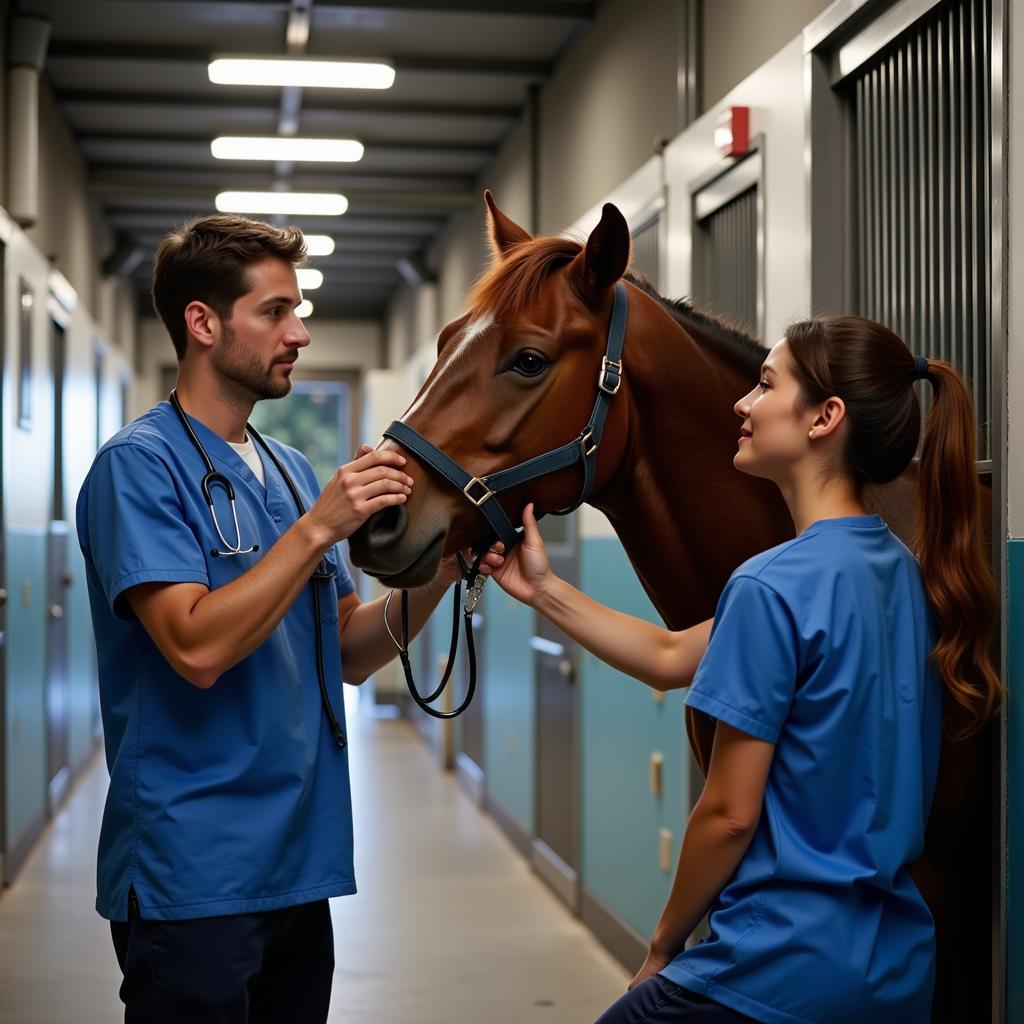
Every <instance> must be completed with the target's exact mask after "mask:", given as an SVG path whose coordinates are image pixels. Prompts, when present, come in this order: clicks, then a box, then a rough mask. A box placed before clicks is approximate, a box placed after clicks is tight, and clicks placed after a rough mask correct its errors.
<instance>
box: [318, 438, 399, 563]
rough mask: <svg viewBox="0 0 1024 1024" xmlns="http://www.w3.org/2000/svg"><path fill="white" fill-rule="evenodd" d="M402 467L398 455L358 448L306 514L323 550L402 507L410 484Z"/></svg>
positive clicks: (365, 446)
mask: <svg viewBox="0 0 1024 1024" xmlns="http://www.w3.org/2000/svg"><path fill="white" fill-rule="evenodd" d="M404 465H405V459H404V458H403V457H402V456H401V455H399V454H398V452H393V451H375V450H374V449H373V448H371V447H370V446H369V445H365V444H364V445H360V446H359V451H358V452H356V458H355V459H354V460H353V461H352V462H349V463H347V464H346V465H344V466H342V467H340V468H339V469H338V471H337V472H336V473H335V474H334V476H332V477H331V479H330V480H329V481H328V482H327V486H326V487H325V488H324V489H323V493H322V494H321V495H320V497H319V498H318V499H317V502H316V504H315V505H314V506H313V507H312V508H311V509H310V510H309V512H308V513H307V515H308V516H309V517H310V523H311V524H312V525H313V526H315V527H316V528H317V529H318V530H319V531H321V532H322V534H323V537H324V539H325V541H326V543H325V547H326V546H328V545H330V544H335V543H337V542H338V541H339V540H344V539H345V538H346V537H349V536H351V535H352V534H353V533H355V532H356V530H358V529H359V527H360V526H362V525H363V523H365V522H366V520H367V519H369V518H370V516H372V515H373V514H374V513H375V512H379V511H380V510H381V509H383V508H389V507H390V506H392V505H402V504H404V503H405V500H406V499H407V498H408V496H409V495H410V494H411V493H412V482H413V481H412V477H411V476H408V475H406V474H405V473H403V472H402V471H401V467H402V466H404Z"/></svg>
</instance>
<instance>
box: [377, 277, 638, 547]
mask: <svg viewBox="0 0 1024 1024" xmlns="http://www.w3.org/2000/svg"><path fill="white" fill-rule="evenodd" d="M628 316H629V298H628V295H627V293H626V286H625V284H624V283H623V282H622V281H620V282H619V283H618V284H617V285H616V286H615V304H614V306H613V307H612V319H611V324H610V325H609V328H608V343H607V347H606V351H605V354H604V358H603V359H602V360H601V371H600V373H598V375H597V398H596V399H595V401H594V408H593V410H592V411H591V413H590V419H589V420H587V425H586V426H585V427H584V428H583V430H582V431H581V432H580V434H579V436H578V437H575V438H574V439H573V440H572V441H569V442H568V443H566V444H564V445H562V446H561V448H555V449H553V450H552V451H549V452H545V453H544V454H543V455H538V456H536V457H535V458H532V459H528V460H527V461H526V462H520V463H519V465H517V466H512V467H511V468H509V469H502V470H498V472H496V473H489V474H488V475H487V476H482V477H479V476H471V475H470V474H469V473H467V472H466V471H465V470H464V469H463V468H462V467H461V466H460V465H459V464H458V463H457V462H455V461H454V460H453V459H451V458H449V457H448V456H447V455H445V453H444V452H442V451H441V449H440V448H438V447H437V446H436V445H434V444H433V443H431V442H430V441H428V440H427V439H426V438H425V437H424V436H423V435H422V434H421V433H419V432H418V431H416V430H413V428H412V427H410V426H409V425H408V424H406V423H402V422H401V421H399V420H396V421H395V422H394V423H392V424H391V426H390V427H388V429H387V430H385V431H384V436H385V437H387V438H390V439H391V440H392V441H397V442H398V443H399V444H400V445H402V447H403V448H405V449H407V450H408V451H410V452H412V453H413V454H414V455H415V456H416V457H417V458H418V459H419V460H420V461H421V462H425V463H426V464H427V465H428V466H430V467H431V468H432V469H434V470H436V471H437V472H438V473H440V474H441V476H443V477H444V478H445V479H446V480H447V481H448V482H449V483H450V484H452V485H453V486H455V487H457V488H458V489H459V490H460V491H462V493H463V494H464V495H465V496H466V500H467V501H469V503H470V504H471V505H473V506H474V507H476V508H478V509H479V510H480V512H481V513H482V515H483V516H484V518H485V519H486V520H487V522H488V523H489V524H490V527H491V529H492V530H493V531H494V533H495V536H496V537H497V538H498V540H500V541H501V542H502V543H503V544H504V545H505V551H506V552H508V551H511V550H512V548H514V547H515V546H516V544H518V543H519V541H521V540H522V536H523V528H522V527H521V526H519V527H515V526H513V525H512V521H511V520H510V519H509V517H508V514H507V513H506V512H505V510H504V509H503V508H502V507H501V503H500V502H497V501H492V500H491V499H493V498H494V497H495V496H496V495H498V494H501V492H502V491H507V490H510V489H511V488H513V487H518V486H519V484H524V483H526V482H527V481H529V480H536V479H537V478H538V477H541V476H547V475H548V474H549V473H557V472H558V471H559V470H560V469H566V468H568V467H569V466H574V465H575V464H576V463H577V462H582V463H583V486H582V488H581V490H580V495H579V498H578V499H577V500H576V502H575V504H573V505H572V506H571V507H569V508H566V509H562V510H560V511H558V512H555V513H554V515H559V516H564V515H568V514H569V513H570V512H575V511H576V509H578V508H579V507H580V505H582V504H583V503H584V502H585V501H586V500H587V499H588V498H589V497H590V495H591V493H592V492H593V490H594V480H595V477H596V475H597V459H596V458H595V456H596V455H597V450H598V448H599V447H600V445H601V437H602V435H603V434H604V425H605V421H606V419H607V418H608V410H609V409H610V407H611V403H612V399H613V398H614V397H615V396H616V395H617V394H618V393H619V388H620V387H622V347H623V344H624V342H625V340H626V323H627V320H628Z"/></svg>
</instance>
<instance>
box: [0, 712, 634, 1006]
mask: <svg viewBox="0 0 1024 1024" xmlns="http://www.w3.org/2000/svg"><path fill="white" fill-rule="evenodd" d="M353 712H355V708H351V709H350V716H351V717H350V722H351V724H352V728H351V730H350V732H351V737H352V759H353V766H352V778H353V800H354V806H355V818H356V870H357V878H358V882H359V886H360V892H359V894H358V895H357V896H354V897H347V898H344V899H338V900H334V901H333V902H332V908H333V914H334V929H335V947H336V968H335V980H334V992H333V998H332V1002H331V1015H330V1021H331V1022H332V1024H333V1022H336V1024H342V1022H356V1021H375V1022H379V1024H478V1022H479V1024H485V1022H486V1024H529V1022H532V1021H538V1022H540V1021H551V1022H555V1021H557V1022H558V1024H569V1022H580V1024H588V1022H590V1021H592V1020H593V1019H594V1018H595V1017H597V1016H598V1014H599V1013H600V1012H601V1011H602V1010H603V1009H604V1008H605V1007H606V1006H607V1005H608V1004H609V1003H610V1002H611V1001H612V1000H613V999H614V998H615V997H617V995H618V994H619V993H620V992H621V991H623V989H624V987H625V984H626V981H627V976H626V974H625V973H624V972H623V971H622V969H621V968H620V967H619V966H618V965H617V964H616V963H615V962H614V961H613V960H612V958H611V957H610V956H609V955H608V954H607V953H606V952H605V951H604V949H603V948H601V947H600V946H599V945H598V943H597V942H596V941H595V939H594V938H593V936H592V935H591V934H590V932H588V931H587V930H586V929H585V928H583V926H582V925H581V924H580V923H579V922H578V921H576V920H574V919H573V918H572V916H571V915H570V914H569V913H568V912H567V911H566V910H565V909H564V908H563V906H562V905H561V904H560V903H559V901H558V900H557V899H556V898H555V897H554V896H553V895H552V894H551V893H550V892H549V891H548V890H547V888H545V886H544V885H543V884H542V883H541V882H540V881H539V880H538V879H537V877H536V876H535V875H533V874H532V873H531V871H530V869H529V867H528V865H527V864H526V863H525V861H524V860H523V859H522V858H521V857H520V856H519V855H518V854H517V853H516V852H515V851H514V850H513V848H512V847H511V845H510V844H509V843H508V842H507V841H506V840H505V838H504V836H503V835H502V834H501V833H500V831H499V830H498V828H497V827H496V826H495V824H494V822H493V821H492V820H491V819H490V818H488V817H487V816H485V815H484V814H482V813H481V812H480V811H479V810H478V809H477V807H476V806H475V805H474V804H473V802H472V801H471V800H470V799H469V798H468V797H467V796H466V794H465V793H464V792H463V790H462V789H461V788H460V787H459V785H458V784H457V783H456V781H455V779H454V778H453V777H452V776H451V775H445V774H443V773H441V772H440V771H438V770H437V768H436V767H435V765H434V764H433V762H432V761H431V758H430V755H429V753H428V751H427V749H426V748H425V747H424V745H423V744H422V742H421V741H420V739H419V737H418V736H417V734H416V732H415V730H414V729H413V728H412V727H411V726H410V725H409V724H407V723H405V722H402V721H377V720H374V719H372V718H368V717H363V716H359V715H358V714H353ZM106 783H107V773H106V768H105V766H104V764H103V761H102V758H101V757H98V758H97V759H96V760H95V761H94V762H93V764H92V765H91V767H90V768H89V770H88V772H87V773H86V774H85V775H84V777H83V778H82V779H81V781H80V782H79V783H78V786H77V788H76V789H75V791H74V792H73V793H72V795H71V797H70V799H69V801H68V803H67V804H66V806H65V807H64V809H63V810H62V812H61V813H60V814H59V815H58V816H57V817H56V818H55V820H54V822H53V824H52V826H51V827H50V828H48V829H47V831H46V832H45V833H44V835H43V838H42V840H41V841H40V843H39V845H38V846H37V847H36V849H35V851H34V852H33V854H32V857H31V859H30V861H29V862H28V864H27V865H26V866H25V869H24V871H23V872H22V874H21V875H20V876H19V878H18V879H17V881H16V883H15V885H14V886H13V888H11V889H9V890H6V891H5V892H4V893H3V894H2V896H0V1024H113V1022H115V1021H117V1020H119V1019H121V1015H122V1008H121V1004H120V1002H119V1001H118V998H117V985H118V978H119V974H118V970H117V965H116V962H115V960H114V954H113V949H112V947H111V945H110V940H109V934H108V930H107V926H106V923H105V922H104V921H103V920H101V919H100V918H99V917H98V916H97V914H96V913H95V911H94V910H93V899H94V896H95V889H94V871H95V856H96V839H97V835H98V831H99V821H100V814H101V810H102V806H103V795H104V792H105V789H106Z"/></svg>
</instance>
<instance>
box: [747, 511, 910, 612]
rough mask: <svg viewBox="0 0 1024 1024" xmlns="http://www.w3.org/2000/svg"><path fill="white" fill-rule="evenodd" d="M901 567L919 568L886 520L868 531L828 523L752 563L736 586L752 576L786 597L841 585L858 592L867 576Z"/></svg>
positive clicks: (867, 527)
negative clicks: (884, 568)
mask: <svg viewBox="0 0 1024 1024" xmlns="http://www.w3.org/2000/svg"><path fill="white" fill-rule="evenodd" d="M871 518H872V519H876V517H871ZM819 527H821V528H819ZM896 563H899V564H900V565H901V567H903V568H907V567H910V566H916V564H917V563H916V560H915V558H914V555H913V553H912V552H910V551H909V550H908V549H907V548H906V546H905V545H904V544H903V543H902V542H901V541H900V540H899V538H898V537H896V536H895V534H893V533H892V532H891V531H890V530H889V528H888V527H887V526H886V525H885V523H884V522H882V521H881V520H877V521H876V522H872V523H864V524H863V527H862V526H861V524H852V525H851V524H849V523H840V522H839V521H827V522H826V523H824V524H814V525H812V526H811V527H809V528H808V529H807V530H805V531H804V532H803V533H801V534H800V535H799V536H798V537H794V538H792V539H791V540H787V541H784V542H783V543H782V544H777V545H776V546H775V547H772V548H768V549H767V550H766V551H762V552H760V553H759V554H756V555H754V556H753V557H752V558H749V559H747V561H745V562H744V563H743V564H742V565H740V566H739V567H738V568H737V569H736V571H735V572H734V573H733V574H732V577H731V578H730V582H732V580H735V579H737V578H739V577H746V578H752V579H756V580H759V581H760V582H761V583H763V584H765V585H767V586H769V587H771V588H772V589H773V590H776V591H778V592H779V593H780V594H781V595H783V596H786V595H789V594H794V595H795V594H797V593H803V594H806V593H807V591H808V588H810V589H811V590H813V591H820V589H821V588H822V587H823V586H824V587H825V588H826V589H829V590H831V589H834V585H835V581H836V580H841V581H842V582H843V583H844V584H845V585H848V586H853V587H856V586H857V585H858V582H859V581H861V577H862V575H863V574H867V575H874V574H877V573H878V572H879V571H880V569H882V568H883V567H891V566H893V565H894V564H896ZM904 563H905V565H904Z"/></svg>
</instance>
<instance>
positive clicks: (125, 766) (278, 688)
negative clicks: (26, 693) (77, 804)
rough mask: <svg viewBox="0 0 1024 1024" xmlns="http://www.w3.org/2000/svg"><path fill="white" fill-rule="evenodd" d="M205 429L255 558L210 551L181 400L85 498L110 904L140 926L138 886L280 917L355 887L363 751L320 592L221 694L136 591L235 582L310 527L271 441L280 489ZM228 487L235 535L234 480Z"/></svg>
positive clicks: (334, 587)
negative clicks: (325, 704)
mask: <svg viewBox="0 0 1024 1024" xmlns="http://www.w3.org/2000/svg"><path fill="white" fill-rule="evenodd" d="M191 424H192V427H193V428H194V429H195V431H196V433H197V435H198V436H199V439H200V441H201V442H202V443H203V446H204V447H205V448H206V450H207V452H208V454H209V456H210V459H211V460H212V461H213V464H214V467H215V468H216V469H218V470H219V471H220V472H222V473H224V474H225V475H226V476H227V478H228V479H229V480H230V481H231V484H232V486H233V487H234V490H235V499H236V504H237V509H238V522H239V527H240V532H241V541H242V545H243V546H245V547H247V546H249V545H251V544H253V543H256V544H258V545H259V550H258V551H257V552H253V553H252V554H248V555H238V556H234V557H219V558H215V557H212V556H211V553H210V552H211V549H213V548H222V547H223V545H222V543H221V541H220V539H219V538H218V536H217V533H216V531H215V529H214V526H213V520H212V518H211V516H210V512H209V508H208V506H207V505H206V502H205V500H204V498H203V496H202V493H201V491H200V487H199V484H200V481H201V479H202V477H203V475H204V473H205V468H204V465H203V462H202V459H201V458H200V456H199V453H198V452H197V451H196V449H195V448H194V446H193V445H192V443H191V442H190V441H189V439H188V437H187V435H186V434H185V431H184V429H183V427H182V425H181V423H180V421H179V420H178V417H177V415H176V414H175V412H174V410H173V409H172V407H171V406H170V405H169V404H168V403H167V402H161V403H160V404H159V405H157V406H155V407H154V408H152V409H151V410H150V411H149V412H147V413H146V414H145V415H144V416H142V417H140V418H139V419H137V420H135V422H133V423H131V424H129V425H128V426H127V427H125V428H124V429H123V430H121V431H120V432H119V433H118V434H116V435H115V436H114V437H113V438H112V439H111V440H110V441H109V442H107V444H105V445H104V446H103V448H102V449H101V450H100V451H99V453H98V454H97V456H96V460H95V462H94V463H93V466H92V469H91V470H90V472H89V475H88V477H87V478H86V481H85V484H84V486H83V487H82V491H81V494H80V495H79V497H78V516H77V520H78V538H79V542H80V544H81V546H82V551H83V553H84V555H85V562H86V572H87V578H88V587H89V599H90V603H91V606H92V618H93V628H94V631H95V634H96V649H97V652H98V661H99V666H98V667H99V685H100V703H101V708H102V713H103V729H104V739H105V745H106V755H107V767H108V768H109V770H110V789H109V792H108V794H107V802H106V807H105V808H104V812H103V825H102V829H101V832H100V846H99V863H98V896H97V900H96V908H97V910H98V911H99V912H100V914H102V915H103V916H104V917H106V918H109V919H111V920H115V921H123V920H126V919H127V916H128V894H129V889H131V888H134V890H135V893H136V896H137V898H138V901H139V906H140V910H141V914H142V916H143V917H147V918H156V919H165V920H172V919H180V918H196V917H213V916H217V915H221V914H241V913H251V912H255V911H262V910H272V909H275V908H279V907H286V906H291V905H293V904H298V903H305V902H308V901H310V900H315V899H321V898H323V897H327V896H340V895H343V894H347V893H353V892H355V888H356V887H355V879H354V874H353V868H352V808H351V799H350V794H349V772H348V752H347V749H346V750H342V749H339V747H338V746H337V744H336V743H335V742H334V739H333V737H332V735H331V731H330V727H329V725H328V723H327V720H326V715H325V714H324V711H323V709H322V707H321V701H320V690H319V684H318V681H317V671H316V639H315V633H314V628H315V627H314V622H313V595H312V587H311V586H307V587H305V588H304V589H303V591H302V592H301V594H300V595H299V597H298V598H297V599H296V601H295V603H294V604H293V605H292V607H291V608H290V609H289V610H288V612H287V613H286V614H285V616H284V618H283V619H282V620H281V622H280V623H279V624H278V626H277V628H276V629H275V630H274V631H273V633H271V635H270V636H269V637H268V638H267V640H266V641H264V643H262V644H261V645H260V646H259V647H257V648H256V650H254V651H253V652H252V653H251V654H250V655H249V656H248V657H247V658H244V659H243V660H242V661H240V662H239V663H238V664H237V665H236V666H235V667H234V668H232V669H229V670H228V671H227V672H225V673H224V674H223V675H222V676H221V677H220V679H219V680H218V681H217V682H216V683H215V684H214V685H213V686H212V687H210V688H209V689H206V690H203V689H199V688H198V687H195V686H193V685H192V684H190V683H189V682H187V681H186V680H185V679H183V678H182V677H181V676H179V675H178V674H177V673H176V672H175V671H174V669H173V668H171V666H170V665H169V664H168V663H167V661H166V660H165V658H164V657H163V655H162V654H161V653H160V651H159V649H158V648H157V646H156V644H154V642H153V641H152V639H150V637H149V634H148V633H147V632H146V631H145V629H143V627H142V626H141V625H140V624H139V622H138V620H137V619H135V618H134V616H133V614H132V611H131V608H130V606H129V605H128V602H127V601H126V600H125V597H124V593H125V591H126V590H128V588H130V587H133V586H135V585H137V584H139V583H146V582H154V581H159V582H166V583H181V582H190V583H202V584H204V585H205V586H207V587H209V588H210V589H211V590H215V589H216V588H217V587H222V586H224V585H225V584H227V583H230V582H231V581H232V580H235V579H237V578H238V577H239V576H240V575H242V573H244V572H245V571H246V570H248V569H250V568H251V567H252V566H254V565H255V564H256V563H257V562H258V561H259V560H260V559H261V558H262V557H263V556H264V555H265V554H266V552H267V551H269V550H270V548H271V547H272V546H273V544H274V543H275V542H276V541H277V540H278V538H279V537H280V536H281V535H282V534H283V533H284V532H285V531H286V530H287V529H288V528H289V527H290V526H291V525H292V524H293V523H294V522H295V521H296V519H297V515H298V513H297V511H296V508H295V505H294V502H293V500H292V497H291V494H290V493H289V491H288V489H287V486H286V484H285V482H284V480H283V479H282V477H281V474H280V473H279V472H278V471H277V469H276V468H275V467H274V465H273V464H272V463H271V462H270V460H269V458H267V456H266V453H264V452H263V451H262V450H261V449H260V447H259V445H257V446H256V450H257V451H258V452H259V453H260V456H261V458H262V459H263V463H264V472H265V475H266V487H265V488H264V486H263V485H262V484H260V482H259V481H258V480H257V478H256V477H255V475H254V474H253V473H252V471H251V470H250V469H249V467H248V466H247V465H246V464H245V462H244V460H243V459H242V458H241V456H239V455H238V454H237V453H236V452H235V451H234V450H233V449H232V448H231V446H230V445H228V444H227V443H226V442H225V441H223V440H222V439H221V438H220V437H218V436H217V435H216V434H215V433H213V431H211V430H209V429H208V428H207V427H205V426H203V424H202V423H200V422H198V421H197V420H194V419H192V420H191ZM268 440H269V443H270V444H271V446H272V447H273V450H274V452H275V454H276V455H277V456H278V458H279V459H280V460H281V462H282V463H283V464H284V466H285V467H286V469H287V470H288V473H289V475H290V476H291V477H292V479H293V480H294V482H295V485H296V487H297V489H298V490H299V492H300V494H301V495H302V498H303V501H304V503H305V505H306V508H309V507H310V506H311V505H312V504H313V502H314V501H315V500H316V498H317V495H318V494H319V487H318V486H317V482H316V478H315V476H314V474H313V470H312V467H311V466H310V465H309V462H308V461H307V460H306V459H305V458H304V457H303V456H302V455H301V454H300V453H299V452H297V451H295V450H293V449H291V448H288V447H287V446H285V445H282V444H280V443H279V442H277V441H274V440H273V439H268ZM214 497H215V501H216V507H217V514H218V519H219V521H220V524H221V529H222V530H223V531H224V534H225V536H226V537H227V539H228V541H231V542H233V541H234V540H235V532H234V521H233V519H232V516H231V510H230V505H229V504H228V501H227V498H226V496H225V495H224V492H223V489H221V488H214ZM328 561H329V563H330V565H331V568H333V569H334V570H336V572H337V576H336V578H335V579H333V580H326V581H319V582H317V583H316V586H318V587H320V588H321V590H320V609H321V617H322V622H323V663H324V675H325V678H326V681H327V688H328V693H329V694H330V698H331V704H332V706H333V708H334V711H335V714H336V715H337V716H338V719H339V721H340V722H341V723H342V725H344V721H345V719H344V712H345V708H344V703H343V700H342V683H341V651H340V646H339V639H338V599H339V598H340V597H342V596H344V595H345V594H348V593H350V592H351V591H352V589H353V584H352V580H351V578H350V577H349V575H348V572H347V570H346V568H345V564H344V561H343V559H342V557H341V554H340V552H339V550H338V549H337V548H334V549H332V550H331V551H329V552H328Z"/></svg>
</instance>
